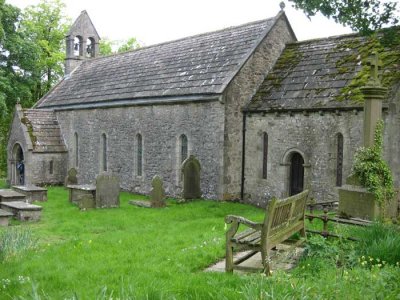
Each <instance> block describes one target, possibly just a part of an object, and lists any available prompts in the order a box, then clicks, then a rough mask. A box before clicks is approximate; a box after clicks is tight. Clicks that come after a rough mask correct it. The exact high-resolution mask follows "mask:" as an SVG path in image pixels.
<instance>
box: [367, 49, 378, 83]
mask: <svg viewBox="0 0 400 300" xmlns="http://www.w3.org/2000/svg"><path fill="white" fill-rule="evenodd" d="M367 65H368V66H370V68H371V69H370V76H369V80H368V85H373V86H380V85H381V81H380V80H379V73H380V69H381V68H382V61H381V60H380V59H379V56H378V53H376V52H373V53H372V55H371V56H370V57H369V58H368V61H367Z"/></svg>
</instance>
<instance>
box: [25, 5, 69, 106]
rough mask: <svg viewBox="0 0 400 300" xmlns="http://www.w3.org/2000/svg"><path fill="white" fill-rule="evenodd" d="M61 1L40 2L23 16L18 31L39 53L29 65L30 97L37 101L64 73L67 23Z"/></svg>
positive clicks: (30, 7)
mask: <svg viewBox="0 0 400 300" xmlns="http://www.w3.org/2000/svg"><path fill="white" fill-rule="evenodd" d="M64 8H65V4H64V3H62V2H61V1H60V0H42V1H41V2H40V3H39V4H38V5H35V6H29V7H27V8H26V10H25V11H24V13H23V16H22V20H21V27H20V31H21V33H22V35H23V37H24V38H25V39H26V40H27V41H28V42H30V43H31V44H32V47H35V52H36V53H37V54H38V57H37V59H36V60H35V61H34V62H33V65H32V69H31V70H32V74H31V76H32V80H34V85H33V86H32V96H33V98H34V100H38V99H40V98H41V97H42V96H43V95H44V94H45V93H46V92H47V91H48V90H49V89H50V88H51V87H52V86H53V85H54V84H55V83H57V82H58V81H59V80H60V79H61V77H62V76H63V74H64V68H63V64H64V59H65V44H64V38H65V35H66V34H67V31H68V28H69V27H70V22H69V20H68V19H67V18H66V16H65V15H64V12H63V10H64Z"/></svg>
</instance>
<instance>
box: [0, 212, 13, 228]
mask: <svg viewBox="0 0 400 300" xmlns="http://www.w3.org/2000/svg"><path fill="white" fill-rule="evenodd" d="M12 216H13V214H12V213H10V212H9V211H6V210H4V209H0V226H8V224H9V223H10V218H11V217H12Z"/></svg>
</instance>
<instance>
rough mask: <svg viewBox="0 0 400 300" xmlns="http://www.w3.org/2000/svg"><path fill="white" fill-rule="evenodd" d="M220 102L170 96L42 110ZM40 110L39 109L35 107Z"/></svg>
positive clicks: (211, 97)
mask: <svg viewBox="0 0 400 300" xmlns="http://www.w3.org/2000/svg"><path fill="white" fill-rule="evenodd" d="M211 101H222V95H220V94H214V95H196V96H188V95H184V96H172V97H154V98H139V99H131V98H130V99H129V98H126V99H119V100H111V101H100V102H86V103H76V104H61V105H60V104H58V105H57V104H55V105H46V106H44V107H43V108H44V109H53V110H55V111H61V110H75V109H94V108H111V107H129V106H144V105H163V104H164V105H167V104H182V103H193V102H211ZM37 108H38V109H41V107H37Z"/></svg>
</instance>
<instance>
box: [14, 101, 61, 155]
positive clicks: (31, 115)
mask: <svg viewBox="0 0 400 300" xmlns="http://www.w3.org/2000/svg"><path fill="white" fill-rule="evenodd" d="M21 122H22V123H24V124H25V126H27V128H28V132H29V135H30V138H31V141H32V145H33V151H34V152H66V151H67V148H66V146H65V143H64V140H63V138H62V135H61V130H60V125H59V124H58V121H57V118H56V116H55V113H54V111H51V110H38V109H25V110H23V119H22V120H21Z"/></svg>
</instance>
